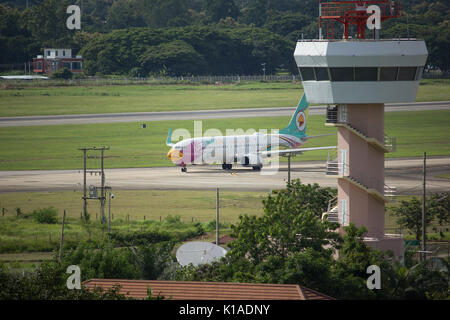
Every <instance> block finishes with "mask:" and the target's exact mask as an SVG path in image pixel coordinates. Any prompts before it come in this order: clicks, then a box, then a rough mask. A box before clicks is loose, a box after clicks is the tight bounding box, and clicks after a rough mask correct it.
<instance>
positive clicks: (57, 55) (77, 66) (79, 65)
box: [33, 49, 83, 75]
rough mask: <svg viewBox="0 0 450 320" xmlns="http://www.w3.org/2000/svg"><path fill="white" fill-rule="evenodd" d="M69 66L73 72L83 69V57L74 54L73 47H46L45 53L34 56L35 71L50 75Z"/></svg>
mask: <svg viewBox="0 0 450 320" xmlns="http://www.w3.org/2000/svg"><path fill="white" fill-rule="evenodd" d="M64 68H67V69H68V70H70V71H71V72H72V73H80V72H82V71H83V57H82V56H79V55H77V56H75V57H73V56H72V49H44V54H43V55H38V56H37V57H36V58H33V72H36V73H41V74H44V73H45V74H47V75H50V74H52V73H53V72H56V71H58V70H60V69H64Z"/></svg>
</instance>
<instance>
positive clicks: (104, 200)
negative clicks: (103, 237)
mask: <svg viewBox="0 0 450 320" xmlns="http://www.w3.org/2000/svg"><path fill="white" fill-rule="evenodd" d="M104 151H105V149H101V153H102V158H101V173H100V174H101V181H102V186H101V198H100V206H101V214H102V218H101V219H102V223H105V222H106V217H105V202H106V197H105V196H106V194H105V170H104V168H103V157H104Z"/></svg>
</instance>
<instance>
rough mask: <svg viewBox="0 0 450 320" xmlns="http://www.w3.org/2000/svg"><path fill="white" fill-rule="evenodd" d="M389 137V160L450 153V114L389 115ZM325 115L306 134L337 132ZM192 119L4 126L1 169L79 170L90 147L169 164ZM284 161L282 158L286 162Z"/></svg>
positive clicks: (314, 156)
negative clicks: (176, 133)
mask: <svg viewBox="0 0 450 320" xmlns="http://www.w3.org/2000/svg"><path fill="white" fill-rule="evenodd" d="M385 118H386V119H385V128H386V130H385V131H386V133H387V134H388V135H390V136H393V137H396V138H397V152H395V153H390V154H387V155H386V156H387V157H415V156H421V155H422V154H423V152H424V151H426V152H427V155H429V156H443V155H450V129H449V126H448V124H449V123H450V111H449V110H444V111H414V112H390V113H386V116H385ZM288 121H289V117H273V118H269V117H265V118H243V119H210V120H205V121H203V123H202V126H203V132H205V131H206V130H207V129H209V128H217V129H219V130H221V131H222V132H223V133H224V134H225V133H226V129H227V128H233V129H238V128H242V129H244V130H247V129H250V128H254V129H255V130H259V129H269V130H270V129H272V128H277V129H279V128H283V127H284V126H286V124H287V123H288ZM324 121H325V116H310V117H309V119H308V134H309V135H318V134H325V133H333V132H336V128H332V127H326V126H324ZM193 124H194V121H190V120H189V121H188V120H183V121H181V120H180V121H155V122H150V123H149V124H148V126H147V128H146V129H142V128H141V126H140V124H139V123H113V124H110V123H106V124H89V125H55V126H32V127H4V128H0V170H38V169H81V168H82V166H83V161H82V153H81V151H78V150H77V149H78V148H80V147H88V146H100V145H106V146H110V148H111V150H110V151H107V152H106V155H107V158H106V159H105V167H106V168H123V167H155V166H171V165H172V163H171V162H170V161H169V159H167V151H168V149H169V148H168V147H167V146H166V145H165V141H166V137H167V132H168V129H169V128H173V129H177V128H186V129H188V130H189V131H190V132H191V133H193ZM329 145H336V137H335V136H328V137H321V138H318V139H311V140H310V141H308V142H307V144H305V147H314V146H329ZM326 157H327V151H326V150H322V151H313V152H308V153H305V154H303V155H301V156H298V157H296V158H295V161H308V160H326ZM282 161H284V159H282Z"/></svg>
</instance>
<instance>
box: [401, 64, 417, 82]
mask: <svg viewBox="0 0 450 320" xmlns="http://www.w3.org/2000/svg"><path fill="white" fill-rule="evenodd" d="M416 70H417V68H416V67H400V68H399V70H398V78H397V80H398V81H411V80H415V79H416Z"/></svg>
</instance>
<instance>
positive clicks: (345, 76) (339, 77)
mask: <svg viewBox="0 0 450 320" xmlns="http://www.w3.org/2000/svg"><path fill="white" fill-rule="evenodd" d="M330 74H331V81H353V68H330Z"/></svg>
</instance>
